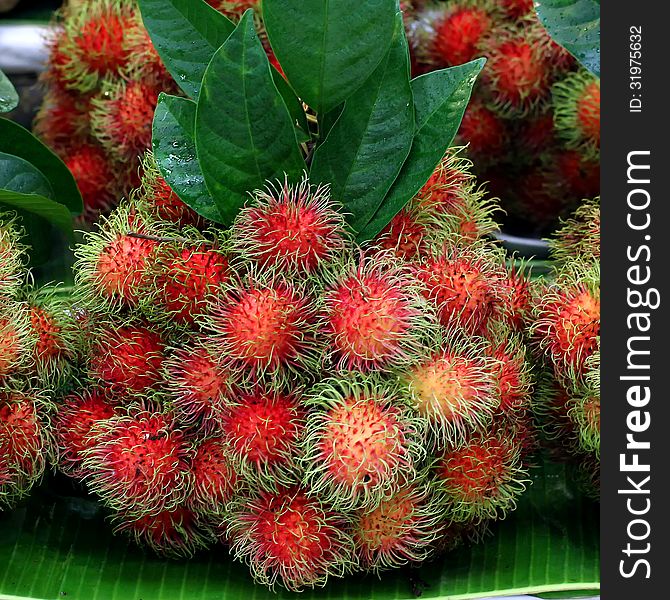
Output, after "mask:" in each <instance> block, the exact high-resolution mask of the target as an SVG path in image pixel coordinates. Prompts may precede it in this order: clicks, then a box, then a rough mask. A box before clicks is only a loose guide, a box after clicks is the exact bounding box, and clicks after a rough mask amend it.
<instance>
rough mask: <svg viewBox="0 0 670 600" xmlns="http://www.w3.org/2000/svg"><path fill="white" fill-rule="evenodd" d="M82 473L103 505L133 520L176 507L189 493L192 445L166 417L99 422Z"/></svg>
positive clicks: (142, 415)
mask: <svg viewBox="0 0 670 600" xmlns="http://www.w3.org/2000/svg"><path fill="white" fill-rule="evenodd" d="M93 434H94V435H93V441H92V442H91V443H90V445H88V447H87V448H86V449H84V450H83V451H82V452H81V454H82V455H83V457H84V460H83V463H82V467H81V473H82V476H83V480H84V481H85V482H86V485H87V487H88V488H89V490H90V491H92V492H95V493H96V494H97V495H98V496H100V498H101V499H102V500H103V502H104V503H105V505H106V506H108V507H109V508H111V509H113V510H119V511H124V512H125V513H126V514H127V515H134V516H136V517H142V516H148V515H151V516H156V515H158V514H160V513H161V512H163V511H166V510H167V511H170V510H174V509H176V508H177V507H179V506H181V505H182V504H183V503H184V502H185V501H186V499H187V498H188V496H189V494H190V493H191V488H192V483H193V481H192V479H193V475H192V473H191V469H190V463H189V461H190V458H191V455H192V448H191V445H190V444H189V443H188V442H187V441H186V440H185V438H184V436H183V434H182V433H181V431H180V430H179V429H177V428H176V426H175V424H174V422H173V421H172V419H171V418H170V417H169V416H168V415H167V414H162V413H152V412H147V411H141V410H140V411H136V412H135V413H134V414H128V415H119V416H114V417H111V418H109V419H106V420H104V421H98V422H97V423H96V424H95V427H94V429H93Z"/></svg>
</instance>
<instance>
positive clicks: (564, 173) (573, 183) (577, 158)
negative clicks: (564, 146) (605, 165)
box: [555, 150, 600, 199]
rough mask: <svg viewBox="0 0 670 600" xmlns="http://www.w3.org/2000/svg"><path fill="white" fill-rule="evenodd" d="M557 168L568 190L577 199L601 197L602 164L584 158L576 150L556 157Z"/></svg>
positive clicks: (567, 151) (566, 151)
mask: <svg viewBox="0 0 670 600" xmlns="http://www.w3.org/2000/svg"><path fill="white" fill-rule="evenodd" d="M555 160H556V168H557V171H558V174H559V176H560V177H561V178H562V180H563V182H564V184H565V186H566V187H567V190H568V192H569V193H570V194H572V196H573V197H574V198H575V199H583V198H595V197H596V196H598V195H600V162H599V161H598V160H594V159H590V158H584V157H582V156H581V154H580V153H579V152H577V151H576V150H565V151H564V152H561V153H559V154H557V155H556V158H555Z"/></svg>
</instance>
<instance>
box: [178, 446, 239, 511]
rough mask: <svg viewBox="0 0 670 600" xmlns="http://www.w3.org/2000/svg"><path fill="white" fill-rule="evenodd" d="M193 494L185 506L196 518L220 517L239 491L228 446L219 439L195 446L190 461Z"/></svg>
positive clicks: (237, 478)
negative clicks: (199, 516)
mask: <svg viewBox="0 0 670 600" xmlns="http://www.w3.org/2000/svg"><path fill="white" fill-rule="evenodd" d="M191 471H192V473H193V491H192V493H191V494H190V495H189V497H188V505H189V507H191V509H193V510H194V511H195V512H197V513H198V514H214V515H220V514H223V512H224V511H225V509H226V506H227V505H228V504H229V503H230V502H231V501H232V499H233V497H234V495H235V493H236V492H237V490H238V488H239V487H240V485H239V484H240V480H239V476H238V475H237V473H236V472H235V469H234V468H233V465H232V461H231V457H230V450H229V446H228V445H227V444H226V442H225V440H224V439H223V438H221V437H210V438H206V439H204V440H202V441H201V442H199V443H198V444H197V445H196V447H195V453H194V454H193V458H192V460H191Z"/></svg>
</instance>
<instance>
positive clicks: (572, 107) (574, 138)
mask: <svg viewBox="0 0 670 600" xmlns="http://www.w3.org/2000/svg"><path fill="white" fill-rule="evenodd" d="M552 95H553V101H554V118H555V121H556V129H557V131H558V133H559V134H560V136H561V137H562V138H563V139H564V140H565V141H566V143H567V146H568V148H575V149H580V150H582V151H584V152H586V153H587V154H588V153H589V152H591V153H593V152H594V151H595V152H597V151H598V150H599V149H600V80H599V79H598V78H596V77H594V76H593V75H591V74H590V73H587V72H586V71H583V70H582V71H577V72H575V73H570V74H568V75H567V76H566V77H565V78H564V79H562V80H561V81H559V82H558V83H556V84H555V85H554V87H553V89H552Z"/></svg>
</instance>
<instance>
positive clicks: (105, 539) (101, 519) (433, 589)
mask: <svg viewBox="0 0 670 600" xmlns="http://www.w3.org/2000/svg"><path fill="white" fill-rule="evenodd" d="M532 480H533V482H532V485H530V486H529V489H528V492H527V493H526V494H525V495H524V496H523V497H522V498H521V499H520V501H519V507H518V509H517V510H516V511H514V512H513V513H511V514H510V515H509V517H508V518H507V519H506V520H504V521H502V522H501V523H498V524H494V526H493V535H491V536H488V537H486V538H485V539H484V541H482V542H481V543H479V544H477V545H474V546H469V545H468V546H464V547H461V548H458V549H457V550H455V551H453V552H450V553H448V554H446V555H444V556H441V557H439V558H437V559H435V560H432V561H430V562H428V563H426V564H424V565H422V566H420V567H419V568H418V569H417V570H416V571H414V570H413V572H412V573H409V572H408V570H407V569H394V570H390V571H386V572H384V573H383V576H382V577H378V576H375V575H372V574H369V575H367V576H365V575H355V576H349V577H346V578H344V579H337V578H331V580H330V581H329V583H328V585H327V586H326V587H325V588H324V589H321V588H316V589H306V590H304V591H303V592H302V593H301V594H300V595H299V596H298V595H296V594H295V593H289V592H285V591H282V590H281V589H275V593H271V592H269V591H268V590H267V589H266V588H264V587H262V586H260V585H257V584H254V583H253V581H252V579H251V577H250V575H249V569H248V567H247V566H246V565H244V564H240V563H238V562H234V561H233V558H232V557H231V556H230V554H229V552H228V550H227V549H226V548H223V547H221V546H215V547H214V548H212V550H210V551H207V552H199V553H198V554H197V555H196V556H195V557H193V558H192V559H190V560H170V559H161V558H158V557H157V556H155V555H154V554H153V553H152V552H151V551H142V550H141V549H140V548H137V547H136V546H135V545H134V544H131V543H129V542H128V540H127V539H126V538H125V537H124V536H121V535H113V534H112V527H111V525H110V524H109V522H108V520H106V519H105V512H104V510H102V509H101V507H100V506H99V505H98V504H97V503H96V502H94V501H92V500H91V499H90V498H82V497H81V496H77V495H74V493H73V492H72V491H70V489H68V486H67V484H66V483H64V482H63V480H54V478H53V477H52V478H51V479H50V481H49V482H48V483H49V487H44V488H41V489H36V490H35V491H34V492H33V494H32V496H31V498H29V499H28V500H27V501H26V502H24V503H23V504H22V506H21V507H19V508H18V509H16V510H14V511H5V512H0V531H2V534H3V535H1V536H0V597H2V596H3V594H4V595H7V596H9V597H11V598H25V599H27V598H37V599H46V598H49V599H56V598H65V600H67V599H68V598H72V599H74V600H88V599H92V598H97V599H101V600H103V599H104V600H128V599H131V598H132V599H137V598H144V599H145V600H155V599H158V598H160V599H161V600H212V599H214V598H215V599H217V600H239V599H240V598H243V599H244V598H248V599H252V598H258V599H261V598H263V599H273V598H276V599H277V600H291V599H293V600H295V599H296V598H299V599H300V600H326V599H328V600H412V599H416V597H417V596H416V594H415V593H413V590H412V585H411V584H412V579H414V580H415V581H418V580H423V581H425V582H426V583H427V584H428V585H429V586H430V587H427V588H426V589H425V590H424V592H423V595H422V596H421V598H422V599H433V600H437V599H443V600H446V599H447V598H448V599H449V600H459V599H465V598H470V599H472V598H481V597H485V596H486V597H487V596H509V595H521V594H535V593H538V592H545V593H546V592H549V591H567V590H592V591H593V592H594V593H593V594H592V595H597V590H598V589H599V576H600V552H599V522H600V520H599V510H598V504H596V503H594V502H591V501H589V500H587V499H586V498H584V497H583V496H581V495H580V493H579V491H578V490H577V489H576V488H575V486H574V484H572V483H571V482H570V480H569V478H568V477H567V476H566V471H565V468H564V467H562V466H558V465H545V466H543V467H541V468H538V469H534V472H533V473H532ZM65 594H67V595H65Z"/></svg>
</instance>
